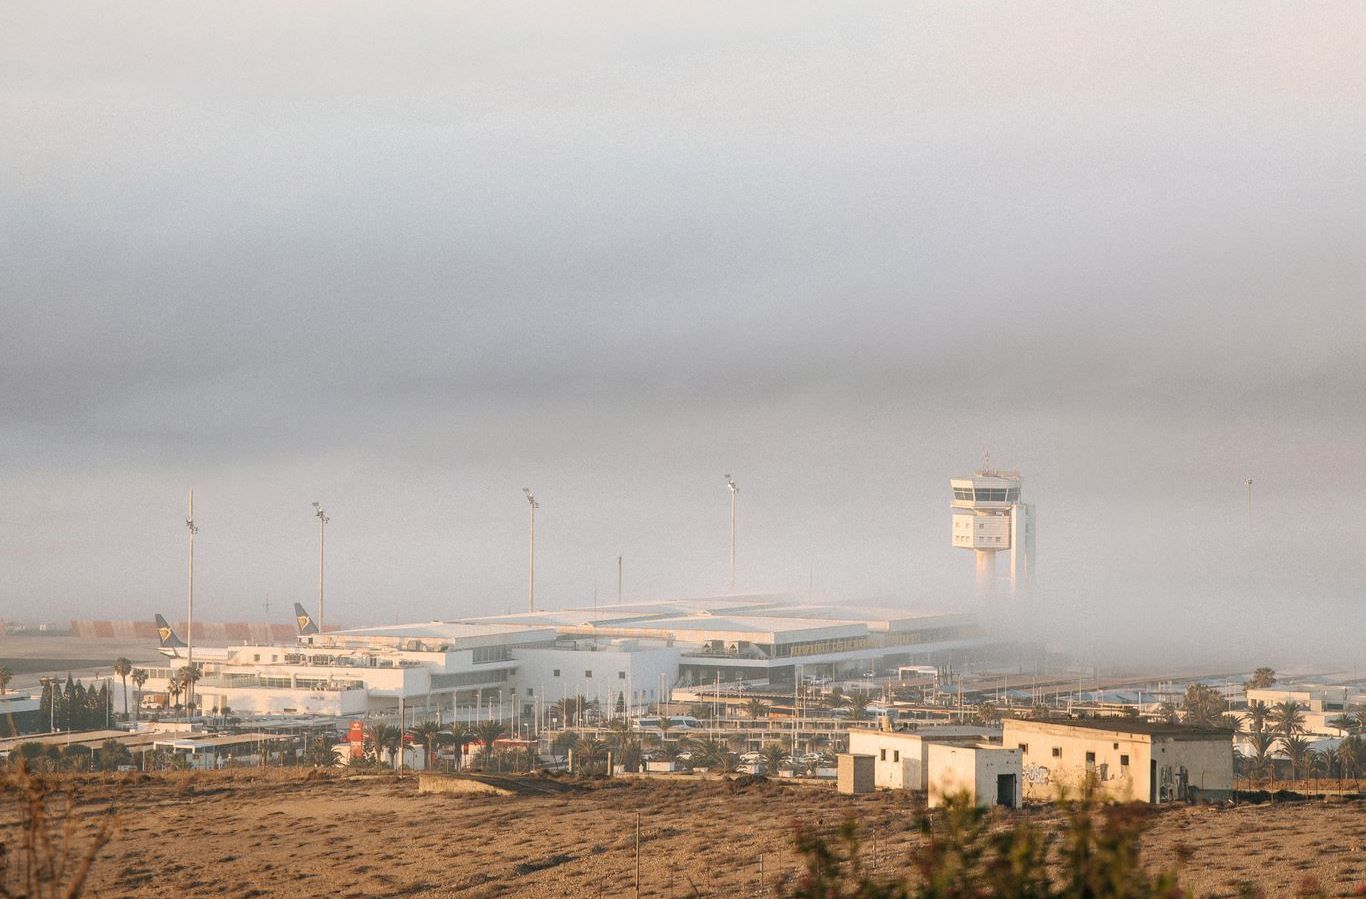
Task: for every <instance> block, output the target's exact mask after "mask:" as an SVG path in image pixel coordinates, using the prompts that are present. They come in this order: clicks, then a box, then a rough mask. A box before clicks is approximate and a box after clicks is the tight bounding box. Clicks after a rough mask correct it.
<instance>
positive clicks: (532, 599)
mask: <svg viewBox="0 0 1366 899" xmlns="http://www.w3.org/2000/svg"><path fill="white" fill-rule="evenodd" d="M522 492H523V493H525V494H526V501H527V505H529V506H530V507H531V554H530V558H529V559H528V561H527V574H526V605H527V611H528V612H534V611H536V510H537V509H539V508H540V507H541V504H540V503H538V502H536V494H534V493H532V492H531V488H530V487H523V488H522Z"/></svg>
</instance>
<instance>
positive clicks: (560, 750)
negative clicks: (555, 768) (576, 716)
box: [550, 730, 579, 764]
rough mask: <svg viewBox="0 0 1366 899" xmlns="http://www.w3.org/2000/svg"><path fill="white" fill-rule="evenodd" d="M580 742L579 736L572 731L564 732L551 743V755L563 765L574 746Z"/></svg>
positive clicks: (557, 735)
mask: <svg viewBox="0 0 1366 899" xmlns="http://www.w3.org/2000/svg"><path fill="white" fill-rule="evenodd" d="M578 741H579V735H578V734H576V733H574V732H573V731H572V730H562V731H560V732H559V733H558V734H556V735H555V739H553V740H551V741H550V754H551V755H552V756H553V757H554V758H555V760H556V761H557V762H559V763H561V764H562V763H563V762H564V760H565V758H567V757H568V755H569V750H571V749H573V748H574V744H575V743H577V742H578Z"/></svg>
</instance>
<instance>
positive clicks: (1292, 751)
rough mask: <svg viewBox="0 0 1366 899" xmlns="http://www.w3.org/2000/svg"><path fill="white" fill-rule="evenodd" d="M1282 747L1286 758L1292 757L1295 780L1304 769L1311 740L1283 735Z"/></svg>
mask: <svg viewBox="0 0 1366 899" xmlns="http://www.w3.org/2000/svg"><path fill="white" fill-rule="evenodd" d="M1291 701H1292V702H1293V701H1294V700H1291ZM1278 705H1279V703H1278ZM1281 749H1282V750H1283V751H1284V752H1285V755H1286V758H1288V759H1290V779H1291V780H1292V781H1293V780H1294V779H1295V777H1296V772H1298V771H1300V770H1302V768H1303V765H1304V760H1305V757H1306V756H1307V755H1308V753H1309V751H1310V750H1309V741H1308V740H1306V739H1305V738H1304V737H1301V736H1285V737H1281Z"/></svg>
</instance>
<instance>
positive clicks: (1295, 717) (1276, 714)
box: [1271, 699, 1304, 737]
mask: <svg viewBox="0 0 1366 899" xmlns="http://www.w3.org/2000/svg"><path fill="white" fill-rule="evenodd" d="M1271 724H1272V726H1273V727H1274V728H1275V729H1276V732H1277V733H1279V734H1281V735H1283V736H1286V737H1293V736H1294V735H1295V734H1302V733H1304V706H1302V705H1300V704H1299V702H1297V701H1296V700H1294V699H1287V700H1284V701H1282V702H1278V703H1276V704H1275V705H1273V706H1272V707H1271Z"/></svg>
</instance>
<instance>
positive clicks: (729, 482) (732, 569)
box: [726, 472, 740, 593]
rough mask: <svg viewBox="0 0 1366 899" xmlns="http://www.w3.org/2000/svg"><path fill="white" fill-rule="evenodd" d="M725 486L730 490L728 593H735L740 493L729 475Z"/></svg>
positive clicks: (728, 474) (727, 474)
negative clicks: (736, 538) (737, 518)
mask: <svg viewBox="0 0 1366 899" xmlns="http://www.w3.org/2000/svg"><path fill="white" fill-rule="evenodd" d="M726 486H727V487H729V488H730V591H731V592H732V593H734V592H735V497H736V496H737V495H738V494H739V493H740V488H739V487H738V486H736V483H735V481H734V480H733V479H732V478H731V476H730V473H729V472H727V473H726Z"/></svg>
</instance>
